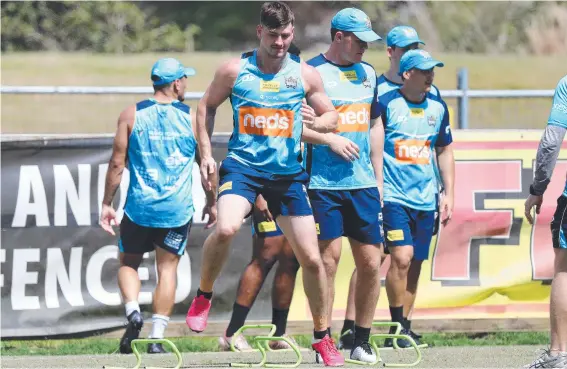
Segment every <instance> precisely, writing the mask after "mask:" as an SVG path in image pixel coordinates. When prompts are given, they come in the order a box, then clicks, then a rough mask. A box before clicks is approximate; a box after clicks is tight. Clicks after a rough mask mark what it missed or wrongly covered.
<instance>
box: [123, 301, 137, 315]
mask: <svg viewBox="0 0 567 369" xmlns="http://www.w3.org/2000/svg"><path fill="white" fill-rule="evenodd" d="M124 308H125V309H126V318H128V317H129V316H130V314H132V313H133V312H134V311H137V312H138V313H139V312H140V305H139V304H138V301H129V302H127V303H126V304H124Z"/></svg>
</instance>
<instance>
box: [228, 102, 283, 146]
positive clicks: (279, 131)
mask: <svg viewBox="0 0 567 369" xmlns="http://www.w3.org/2000/svg"><path fill="white" fill-rule="evenodd" d="M238 126H239V132H240V133H244V134H249V135H258V136H271V137H287V138H291V136H292V130H293V129H292V128H293V111H291V110H284V109H270V108H257V107H252V106H246V107H242V108H240V110H239V111H238Z"/></svg>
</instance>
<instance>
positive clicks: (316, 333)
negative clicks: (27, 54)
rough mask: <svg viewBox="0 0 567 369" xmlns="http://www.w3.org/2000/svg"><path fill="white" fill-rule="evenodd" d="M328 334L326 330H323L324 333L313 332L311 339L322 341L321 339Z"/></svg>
mask: <svg viewBox="0 0 567 369" xmlns="http://www.w3.org/2000/svg"><path fill="white" fill-rule="evenodd" d="M327 334H328V332H327V330H326V329H325V330H324V331H313V337H314V338H315V339H316V340H322V339H323V338H325V336H326V335H327Z"/></svg>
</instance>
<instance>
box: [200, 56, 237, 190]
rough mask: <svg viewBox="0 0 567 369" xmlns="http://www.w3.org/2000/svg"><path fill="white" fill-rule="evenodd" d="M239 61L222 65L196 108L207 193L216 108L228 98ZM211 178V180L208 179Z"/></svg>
mask: <svg viewBox="0 0 567 369" xmlns="http://www.w3.org/2000/svg"><path fill="white" fill-rule="evenodd" d="M239 60H240V59H231V60H229V61H227V62H225V63H223V64H222V65H221V66H220V67H219V68H218V69H217V71H216V73H215V77H214V78H213V81H212V82H211V84H210V85H209V87H208V88H207V90H206V91H205V94H204V95H203V97H202V98H201V100H200V101H199V105H198V106H197V119H196V123H197V142H198V143H199V154H200V155H201V165H200V167H201V180H202V181H203V186H204V187H205V189H206V190H207V191H211V190H212V186H213V181H214V178H212V177H211V176H213V175H214V173H215V171H216V163H215V160H214V158H213V154H212V149H211V136H212V134H213V130H214V127H215V116H216V113H217V108H218V107H219V106H220V105H221V104H222V103H223V102H224V101H225V100H226V99H227V98H228V97H229V96H230V94H231V92H232V87H233V85H234V81H235V80H236V77H237V76H238V66H239ZM209 177H211V178H209Z"/></svg>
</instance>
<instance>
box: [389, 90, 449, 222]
mask: <svg viewBox="0 0 567 369" xmlns="http://www.w3.org/2000/svg"><path fill="white" fill-rule="evenodd" d="M378 107H379V111H380V114H381V115H382V119H383V121H384V131H385V140H384V201H391V202H397V203H400V204H402V205H405V206H408V207H410V208H412V209H416V210H425V211H429V210H435V209H436V201H435V195H436V194H437V192H438V189H437V180H436V178H435V171H434V164H433V158H432V157H433V155H434V149H435V147H436V146H446V145H449V144H450V143H451V142H452V141H453V139H452V135H451V129H450V126H449V111H448V110H447V105H446V104H445V102H444V101H443V100H442V99H441V98H440V97H438V96H435V95H433V94H431V93H428V94H427V95H426V97H425V99H424V101H423V102H421V103H418V104H416V103H412V102H409V101H407V100H406V99H405V98H404V96H403V95H402V94H401V92H400V90H399V89H395V90H392V91H390V92H387V93H386V94H384V95H382V96H381V97H380V98H379V102H378Z"/></svg>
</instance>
